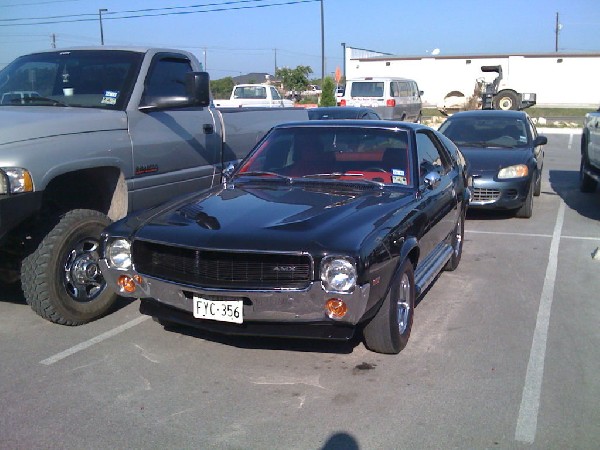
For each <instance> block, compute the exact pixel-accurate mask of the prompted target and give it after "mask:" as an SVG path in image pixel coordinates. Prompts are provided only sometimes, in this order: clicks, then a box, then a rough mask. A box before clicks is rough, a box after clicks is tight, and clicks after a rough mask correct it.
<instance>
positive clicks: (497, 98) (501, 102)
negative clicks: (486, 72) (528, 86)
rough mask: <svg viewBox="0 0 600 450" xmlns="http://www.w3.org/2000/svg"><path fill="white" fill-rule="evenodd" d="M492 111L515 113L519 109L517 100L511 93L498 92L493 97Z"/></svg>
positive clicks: (513, 93) (515, 95) (514, 94)
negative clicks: (510, 111) (499, 110)
mask: <svg viewBox="0 0 600 450" xmlns="http://www.w3.org/2000/svg"><path fill="white" fill-rule="evenodd" d="M493 105H494V109H501V110H503V111H509V110H512V111H517V110H518V109H519V98H518V97H517V94H516V93H515V92H513V91H500V92H498V93H497V94H496V95H494V100H493Z"/></svg>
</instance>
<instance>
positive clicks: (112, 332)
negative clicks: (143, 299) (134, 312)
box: [40, 316, 150, 366]
mask: <svg viewBox="0 0 600 450" xmlns="http://www.w3.org/2000/svg"><path fill="white" fill-rule="evenodd" d="M149 318H150V316H140V317H138V318H137V319H133V320H131V321H129V322H127V323H124V324H123V325H121V326H119V327H117V328H113V329H112V330H109V331H107V332H106V333H102V334H100V335H98V336H96V337H94V338H92V339H90V340H89V341H85V342H82V343H81V344H77V345H75V346H74V347H71V348H68V349H66V350H65V351H63V352H60V353H57V354H56V355H54V356H51V357H50V358H46V359H44V360H42V361H40V364H44V365H46V366H49V365H51V364H54V363H55V362H58V361H60V360H61V359H65V358H66V357H67V356H71V355H73V354H74V353H77V352H80V351H81V350H85V349H86V348H89V347H91V346H92V345H94V344H97V343H99V342H102V341H104V340H106V339H108V338H111V337H113V336H116V335H117V334H119V333H122V332H123V331H125V330H128V329H129V328H131V327H135V326H136V325H138V324H140V323H142V322H144V321H145V320H148V319H149Z"/></svg>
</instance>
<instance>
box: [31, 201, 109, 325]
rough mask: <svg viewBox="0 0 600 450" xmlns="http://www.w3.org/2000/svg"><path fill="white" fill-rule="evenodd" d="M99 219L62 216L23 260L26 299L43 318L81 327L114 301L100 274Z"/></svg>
mask: <svg viewBox="0 0 600 450" xmlns="http://www.w3.org/2000/svg"><path fill="white" fill-rule="evenodd" d="M109 223H110V220H109V219H108V217H106V216H105V215H104V214H102V213H100V212H98V211H93V210H88V209H76V210H72V211H69V212H68V213H66V214H65V215H64V216H63V217H62V218H61V219H60V220H59V222H58V224H57V225H56V226H54V228H52V230H51V231H50V232H49V233H48V234H47V235H46V236H45V237H44V238H43V239H42V241H41V243H40V244H39V245H38V247H37V248H36V249H35V250H34V251H33V253H32V254H30V255H29V256H27V257H26V258H25V259H24V260H23V264H22V267H21V284H22V287H23V292H24V294H25V300H26V301H27V303H28V304H29V305H30V306H31V308H32V309H33V310H34V311H35V312H36V313H37V314H39V315H40V316H42V317H43V318H45V319H47V320H49V321H51V322H54V323H58V324H61V325H81V324H84V323H87V322H89V321H91V320H94V319H97V318H99V317H101V316H103V315H104V314H105V313H106V312H107V311H108V309H109V308H110V307H111V306H112V305H113V303H114V302H115V300H116V299H117V295H116V293H114V292H112V291H111V290H110V289H109V288H108V287H107V285H106V281H105V280H104V277H103V276H102V273H101V272H100V268H99V266H98V259H99V257H100V233H101V232H102V230H103V229H104V228H105V227H106V226H107V225H108V224H109Z"/></svg>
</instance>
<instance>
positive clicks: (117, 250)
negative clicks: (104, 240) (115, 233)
mask: <svg viewBox="0 0 600 450" xmlns="http://www.w3.org/2000/svg"><path fill="white" fill-rule="evenodd" d="M106 259H107V261H108V264H109V265H110V266H111V267H114V268H116V269H122V270H125V269H129V268H131V243H130V242H129V241H128V240H127V239H115V240H114V241H112V242H110V243H109V244H108V247H107V249H106Z"/></svg>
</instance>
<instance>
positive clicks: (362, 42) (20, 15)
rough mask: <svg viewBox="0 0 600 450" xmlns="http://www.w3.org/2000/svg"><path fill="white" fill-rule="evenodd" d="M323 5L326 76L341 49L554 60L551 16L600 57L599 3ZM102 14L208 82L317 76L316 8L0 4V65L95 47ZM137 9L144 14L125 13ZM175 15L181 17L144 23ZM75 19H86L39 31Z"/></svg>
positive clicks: (131, 40)
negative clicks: (299, 70)
mask: <svg viewBox="0 0 600 450" xmlns="http://www.w3.org/2000/svg"><path fill="white" fill-rule="evenodd" d="M200 5H203V6H204V7H202V8H199V7H198V6H200ZM207 5H210V6H207ZM267 5H273V6H267ZM190 6H196V8H192V9H190V8H182V7H190ZM259 6H260V7H259ZM323 7H324V19H325V20H324V28H325V61H326V62H325V67H326V70H325V72H326V75H330V74H332V73H333V72H334V71H335V69H336V67H338V66H339V67H341V66H342V63H343V62H342V57H343V52H342V42H344V43H346V44H347V45H349V46H352V47H358V48H364V49H370V50H377V51H382V52H387V53H393V54H396V55H402V56H415V55H417V56H418V55H422V56H427V55H428V54H429V53H430V52H431V51H433V50H434V49H439V51H440V54H442V55H457V54H458V55H460V54H491V53H513V52H527V53H543V52H553V51H554V49H555V19H556V13H557V12H558V13H559V20H560V23H561V24H562V28H561V30H560V33H559V42H558V46H559V51H561V52H600V0H525V1H524V0H506V1H502V0H494V1H481V0H478V1H471V0H412V1H400V0H323ZM100 8H103V9H107V10H108V11H106V12H103V13H102V18H103V20H102V24H103V30H104V42H105V45H151V46H166V47H176V48H183V49H186V50H189V51H191V52H192V53H194V54H195V55H196V56H197V57H198V59H200V61H206V67H207V69H208V71H209V72H210V75H211V78H213V79H217V78H222V77H225V76H237V75H240V74H245V73H248V72H269V73H273V72H274V67H275V62H277V66H279V67H281V66H288V67H296V66H297V65H300V64H302V65H308V66H310V67H312V69H313V72H314V76H315V78H317V77H320V76H321V2H320V0H241V1H234V0H172V1H165V0H129V1H123V0H0V67H3V66H4V65H6V64H7V63H9V62H10V61H12V60H13V59H14V58H15V57H17V56H19V55H21V54H24V53H29V52H32V51H36V50H42V49H48V48H51V45H52V38H51V36H52V34H54V35H55V37H56V47H57V48H65V47H70V46H82V45H97V44H99V43H100V25H99V17H98V10H99V9H100ZM155 8H157V10H156V11H148V10H150V9H155ZM164 8H173V9H168V10H167V9H164ZM137 10H144V11H142V12H137V13H126V14H125V13H123V12H124V11H137ZM216 10H220V11H216ZM190 11H205V12H195V13H191V14H188V13H187V12H190ZM174 12H177V13H185V14H170V15H159V16H153V17H152V16H148V15H149V14H165V13H174ZM86 14H87V15H86ZM124 15H129V16H132V15H144V17H134V18H121V17H122V16H124ZM64 16H72V17H64ZM50 17H53V18H50ZM14 19H24V20H14ZM80 19H89V20H87V21H77V22H68V23H64V22H63V23H47V24H39V22H60V21H65V20H80ZM33 23H38V24H36V25H31V24H33ZM19 24H29V25H19Z"/></svg>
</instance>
